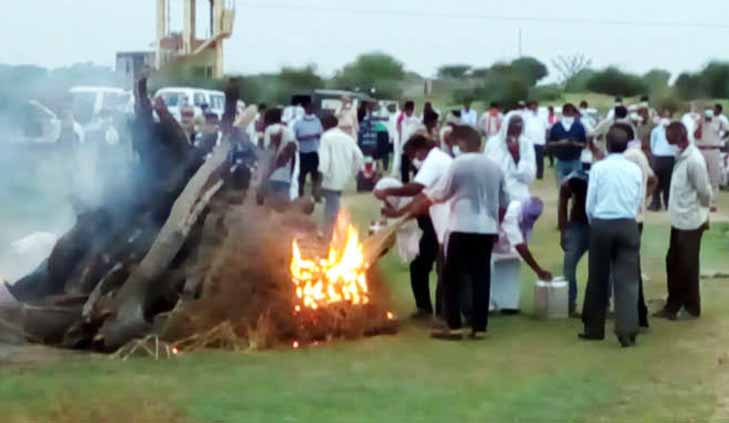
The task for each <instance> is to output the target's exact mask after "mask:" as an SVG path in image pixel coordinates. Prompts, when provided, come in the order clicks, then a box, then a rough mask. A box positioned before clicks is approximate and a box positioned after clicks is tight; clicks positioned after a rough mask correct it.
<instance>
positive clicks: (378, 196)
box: [373, 189, 387, 201]
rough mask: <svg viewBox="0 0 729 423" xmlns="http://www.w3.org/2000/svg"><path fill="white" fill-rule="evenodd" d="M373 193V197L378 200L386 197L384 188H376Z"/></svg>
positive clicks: (383, 199)
mask: <svg viewBox="0 0 729 423" xmlns="http://www.w3.org/2000/svg"><path fill="white" fill-rule="evenodd" d="M373 194H374V195H375V198H376V199H378V200H380V201H385V199H386V198H387V192H386V190H384V189H376V190H375V191H374V192H373Z"/></svg>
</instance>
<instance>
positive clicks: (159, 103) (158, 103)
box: [154, 97, 167, 113]
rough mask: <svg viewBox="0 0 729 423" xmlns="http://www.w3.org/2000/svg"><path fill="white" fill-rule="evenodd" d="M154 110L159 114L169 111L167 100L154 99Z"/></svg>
mask: <svg viewBox="0 0 729 423" xmlns="http://www.w3.org/2000/svg"><path fill="white" fill-rule="evenodd" d="M154 109H155V110H156V111H157V113H162V112H166V111H167V104H166V103H165V100H164V99H163V98H162V97H155V98H154Z"/></svg>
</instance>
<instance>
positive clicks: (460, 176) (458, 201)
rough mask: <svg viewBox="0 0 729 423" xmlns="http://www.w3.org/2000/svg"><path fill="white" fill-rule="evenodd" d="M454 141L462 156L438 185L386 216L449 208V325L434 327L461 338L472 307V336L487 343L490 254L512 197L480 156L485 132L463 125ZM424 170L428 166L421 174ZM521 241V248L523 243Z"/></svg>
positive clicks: (438, 334)
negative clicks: (467, 310) (464, 314)
mask: <svg viewBox="0 0 729 423" xmlns="http://www.w3.org/2000/svg"><path fill="white" fill-rule="evenodd" d="M452 137H453V143H454V144H456V145H458V147H459V150H460V151H462V153H463V154H462V155H460V156H459V157H458V158H457V159H455V160H453V162H452V164H451V165H449V166H448V170H447V171H446V173H445V174H444V175H443V176H442V177H441V178H440V180H439V181H438V183H437V184H435V185H434V186H433V187H429V188H427V189H425V190H423V193H422V195H419V196H418V197H417V198H416V199H415V201H413V202H412V203H410V204H409V205H408V206H406V207H405V208H402V209H400V210H388V211H387V212H386V214H387V215H388V216H391V217H397V216H402V215H405V214H413V213H418V212H419V211H422V210H426V209H428V208H430V210H431V212H432V210H433V208H434V207H436V205H442V204H445V205H447V207H448V210H449V213H448V219H447V224H446V228H447V232H448V234H449V235H448V249H447V252H446V254H447V258H446V265H445V271H444V275H443V298H444V305H445V320H446V323H447V324H446V325H445V326H444V327H442V328H437V329H435V330H434V331H433V333H432V334H431V336H432V337H434V338H437V339H445V340H459V339H462V338H463V336H464V333H463V330H462V326H463V323H462V319H461V314H462V311H463V308H464V307H463V306H464V305H465V306H468V305H469V303H472V304H473V307H472V313H471V319H470V323H471V326H472V331H471V333H470V336H471V337H472V338H473V339H483V338H484V335H485V334H486V330H487V327H488V317H489V316H488V310H489V293H490V292H491V266H490V264H491V254H492V251H493V246H494V243H495V242H496V240H497V239H498V236H497V234H498V232H499V215H500V214H502V213H503V210H504V209H505V208H506V207H507V204H508V196H507V195H506V192H505V189H504V178H503V176H502V174H501V170H500V169H499V167H498V166H497V165H496V164H495V163H494V162H493V161H491V160H490V159H488V158H487V157H486V156H484V155H483V154H481V153H480V152H479V151H480V150H481V136H480V134H479V133H478V132H477V131H476V130H475V129H473V128H471V127H468V126H458V127H456V128H454V129H453V134H452ZM430 154H433V153H430ZM427 160H430V157H428V159H427ZM424 170H425V164H424V165H423V168H422V170H421V172H422V171H424ZM518 242H519V243H520V244H522V243H523V240H519V241H518ZM524 247H525V246H524ZM520 249H522V250H525V248H520ZM545 276H551V275H546V274H545ZM466 287H468V288H469V291H470V295H467V296H466V297H470V298H471V299H472V300H468V302H467V303H464V301H463V300H464V296H463V294H464V291H465V290H466Z"/></svg>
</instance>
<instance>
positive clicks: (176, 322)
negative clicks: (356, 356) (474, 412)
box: [163, 205, 397, 350]
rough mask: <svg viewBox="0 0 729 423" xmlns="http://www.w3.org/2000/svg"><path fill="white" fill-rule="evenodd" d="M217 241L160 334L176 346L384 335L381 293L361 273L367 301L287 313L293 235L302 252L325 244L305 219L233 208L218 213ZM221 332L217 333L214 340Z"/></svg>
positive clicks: (257, 345)
mask: <svg viewBox="0 0 729 423" xmlns="http://www.w3.org/2000/svg"><path fill="white" fill-rule="evenodd" d="M223 226H224V227H225V229H224V231H225V240H224V242H223V243H222V244H221V245H220V246H219V247H218V249H217V251H216V252H215V254H214V255H213V262H212V265H211V268H210V271H209V272H208V274H207V276H206V278H205V280H204V281H203V285H202V292H201V294H200V298H199V299H197V300H194V301H188V302H185V303H180V304H179V305H178V307H177V308H176V309H175V310H174V311H173V312H172V313H171V315H170V317H169V318H168V320H167V322H166V324H165V327H164V331H163V338H164V339H166V340H168V341H181V342H180V343H179V344H175V345H179V347H180V349H181V350H190V349H193V350H194V349H199V348H209V347H222V348H228V349H236V350H237V349H242V348H243V347H242V344H241V343H240V342H235V341H234V340H232V339H231V338H233V337H238V338H239V339H242V340H245V344H246V346H247V348H248V349H266V348H271V347H274V346H276V345H281V344H284V345H291V343H292V342H294V341H297V342H299V343H300V344H306V343H309V342H314V341H326V340H330V339H332V338H357V337H361V336H364V335H374V334H378V333H391V332H393V331H395V330H396V326H397V323H396V321H395V320H394V319H392V318H388V308H387V306H388V304H389V298H390V297H389V292H388V291H387V289H386V288H385V286H384V284H383V283H382V281H381V279H380V277H379V273H378V272H377V271H376V270H375V269H372V270H370V272H369V273H368V285H369V291H370V292H369V298H370V301H369V304H367V305H362V306H352V305H350V304H336V305H332V306H328V307H325V308H320V309H318V310H316V311H310V310H304V311H302V312H300V313H298V314H295V313H294V307H295V300H296V297H295V294H294V288H293V283H292V281H291V276H290V272H289V266H290V261H291V251H292V250H291V246H292V242H293V240H294V239H297V240H299V243H300V245H301V248H302V251H303V253H304V254H305V255H307V256H310V255H319V256H321V255H323V253H324V252H325V247H324V245H323V242H322V240H321V239H320V238H319V237H318V236H317V228H316V225H315V224H314V223H313V221H312V220H311V218H310V217H309V216H305V215H302V214H300V213H295V212H292V213H277V212H275V211H273V210H270V209H266V208H262V207H255V206H247V205H242V206H235V207H232V208H230V209H229V211H228V212H227V213H226V217H225V222H224V225H223ZM221 336H222V338H221Z"/></svg>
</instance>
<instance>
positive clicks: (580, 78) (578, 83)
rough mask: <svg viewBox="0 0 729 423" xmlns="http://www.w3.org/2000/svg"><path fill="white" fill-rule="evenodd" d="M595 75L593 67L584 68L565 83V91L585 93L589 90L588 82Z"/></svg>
mask: <svg viewBox="0 0 729 423" xmlns="http://www.w3.org/2000/svg"><path fill="white" fill-rule="evenodd" d="M594 75H595V71H594V70H592V69H583V70H581V71H580V72H579V73H577V74H576V75H574V76H572V78H570V79H569V81H567V83H566V84H564V91H565V92H568V93H584V92H585V91H587V83H588V82H590V79H592V77H593V76H594Z"/></svg>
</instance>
